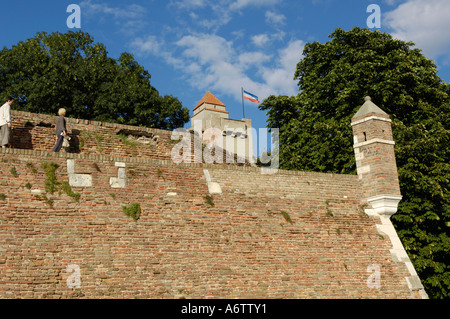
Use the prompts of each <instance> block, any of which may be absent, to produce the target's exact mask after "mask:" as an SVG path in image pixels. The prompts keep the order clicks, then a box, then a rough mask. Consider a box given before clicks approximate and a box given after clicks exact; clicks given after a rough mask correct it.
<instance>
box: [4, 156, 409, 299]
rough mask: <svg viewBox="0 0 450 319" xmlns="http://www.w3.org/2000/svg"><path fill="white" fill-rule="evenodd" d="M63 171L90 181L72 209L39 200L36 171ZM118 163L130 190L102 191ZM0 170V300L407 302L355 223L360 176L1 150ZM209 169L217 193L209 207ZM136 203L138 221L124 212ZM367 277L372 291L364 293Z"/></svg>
mask: <svg viewBox="0 0 450 319" xmlns="http://www.w3.org/2000/svg"><path fill="white" fill-rule="evenodd" d="M105 150H106V148H105ZM120 154H123V153H120ZM68 159H73V160H74V161H75V173H77V174H89V175H90V176H91V178H92V187H72V190H73V191H74V192H78V193H79V194H80V199H79V201H78V202H77V201H75V200H74V199H73V198H71V197H70V196H68V195H67V194H66V193H65V192H63V191H62V192H61V193H60V192H59V191H56V192H55V193H54V194H50V193H49V192H47V191H46V190H45V182H46V179H47V177H46V175H45V172H44V169H43V168H42V166H41V165H42V163H43V162H47V163H56V164H58V165H59V168H58V169H57V170H56V177H57V180H58V181H59V182H63V181H67V180H68V171H67V160H68ZM116 162H121V163H124V164H125V169H126V186H125V188H112V187H111V186H110V178H111V177H117V176H118V167H116V165H115V163H116ZM0 169H1V171H2V173H3V174H2V175H1V176H0V193H1V194H3V196H1V197H2V198H0V211H1V213H0V297H1V298H180V297H186V298H235V297H238V298H409V297H410V296H411V292H410V291H409V289H408V287H407V284H406V280H405V277H406V276H408V272H407V270H406V267H405V266H404V264H403V263H395V262H393V261H392V258H391V255H390V252H389V249H390V247H391V243H390V241H389V239H388V238H386V237H383V236H381V235H380V234H379V233H378V232H377V230H376V224H377V223H378V221H377V219H376V218H375V217H368V216H367V215H366V214H364V213H363V212H362V207H361V204H362V202H361V197H362V195H361V187H360V186H361V185H360V181H359V180H358V177H357V176H347V175H331V174H319V173H304V172H284V171H279V172H278V173H277V174H274V175H262V174H261V172H260V171H259V170H258V169H256V168H249V167H232V166H226V165H221V166H218V165H200V164H191V165H178V166H177V165H174V164H173V163H172V162H171V161H162V160H155V159H154V158H150V157H147V158H144V157H132V156H124V157H119V155H117V156H115V157H111V156H107V155H104V154H95V155H94V154H85V153H82V154H66V153H59V154H55V153H51V152H46V151H39V150H18V149H9V150H3V151H1V152H0ZM204 169H205V170H208V172H209V174H210V175H211V178H212V180H213V181H215V182H218V183H219V184H220V185H221V188H222V194H214V195H212V197H207V196H208V195H209V193H208V187H207V184H206V179H205V175H204V171H203V170H204ZM1 194H0V195H1ZM36 195H38V197H39V198H37V197H36ZM44 195H45V197H44ZM208 198H209V200H208ZM132 203H139V204H140V205H141V208H142V214H141V217H140V219H139V220H137V221H134V220H133V219H131V218H130V217H129V216H126V215H125V214H124V213H123V211H122V205H130V204H132ZM283 214H284V216H283ZM289 218H290V221H289ZM69 265H77V266H78V267H79V269H80V279H81V283H80V287H79V288H70V287H69V286H68V283H67V279H68V278H69V276H71V275H73V273H68V272H67V267H68V266H69ZM371 265H378V267H379V269H380V275H381V277H380V279H381V281H380V285H379V287H378V288H370V287H369V286H368V285H367V280H368V278H369V276H370V275H371V272H368V267H370V266H371Z"/></svg>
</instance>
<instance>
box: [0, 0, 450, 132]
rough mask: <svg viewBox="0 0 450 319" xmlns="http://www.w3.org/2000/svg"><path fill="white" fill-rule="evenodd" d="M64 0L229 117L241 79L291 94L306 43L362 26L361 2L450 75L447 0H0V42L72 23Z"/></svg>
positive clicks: (91, 26) (182, 96) (253, 110)
mask: <svg viewBox="0 0 450 319" xmlns="http://www.w3.org/2000/svg"><path fill="white" fill-rule="evenodd" d="M70 4H77V5H79V6H80V8H81V30H82V31H84V32H88V33H89V34H90V35H91V36H93V37H94V40H95V42H101V43H103V44H105V45H106V47H107V49H108V52H109V55H110V56H111V57H113V58H118V57H119V56H120V54H121V53H122V52H130V53H132V54H133V55H134V56H135V59H136V60H137V61H138V62H139V63H140V64H141V65H143V66H144V67H145V68H146V69H147V70H148V71H149V72H150V74H151V75H152V80H151V83H152V85H153V86H154V87H155V88H156V89H157V90H158V91H159V92H160V94H161V95H164V94H172V95H173V96H175V97H177V98H178V99H179V100H180V101H181V102H182V103H183V105H184V106H186V107H187V108H189V110H190V112H191V114H192V110H193V108H194V106H195V105H196V104H197V103H198V101H199V100H200V99H201V98H202V97H203V95H204V94H205V93H206V91H208V90H209V91H211V92H212V93H213V94H214V95H216V96H217V97H218V98H219V99H220V100H221V101H222V102H224V103H225V104H226V106H227V110H228V111H229V115H230V118H232V119H241V118H242V100H241V87H243V88H244V89H245V90H247V91H249V92H251V93H253V94H255V95H257V96H258V97H259V99H260V101H262V100H263V99H264V98H266V97H268V96H269V95H294V94H297V84H296V81H294V80H293V75H294V71H295V67H296V64H297V62H298V61H300V59H301V56H302V50H303V47H304V45H305V43H307V42H313V41H319V42H325V41H327V40H328V36H329V34H330V33H332V32H333V31H334V30H335V29H336V28H338V27H340V28H342V29H344V30H349V29H351V28H353V27H354V26H359V27H363V28H366V27H368V26H367V18H368V17H369V16H370V14H371V13H370V12H369V13H368V12H367V7H368V6H369V5H370V4H377V5H378V6H379V7H380V9H381V29H380V30H381V31H383V32H388V33H390V34H392V35H393V36H394V37H396V38H399V39H402V40H407V41H413V42H415V43H416V45H417V47H418V48H420V49H422V50H423V53H424V54H425V55H426V56H427V57H428V58H431V59H433V60H434V61H435V62H436V63H437V65H438V70H439V75H440V76H441V77H442V78H443V79H444V81H446V82H447V83H448V82H450V32H449V30H450V19H449V16H450V1H449V0H427V1H424V0H379V1H375V0H348V1H347V0H346V1H342V0H341V1H339V0H214V1H209V0H169V1H161V0H129V1H118V0H111V1H106V0H82V1H75V0H70V1H65V0H63V1H62V0H44V1H24V0H15V1H8V2H5V1H3V2H2V4H1V5H0V8H1V12H2V13H3V16H4V19H3V24H2V32H1V36H0V46H1V47H4V46H6V47H11V46H12V45H14V44H16V43H18V42H19V41H24V40H26V39H27V38H32V37H34V36H35V35H36V33H37V32H41V31H45V32H48V33H51V32H54V31H59V32H67V31H69V30H74V31H76V30H78V29H69V28H68V26H67V23H66V21H67V18H68V17H69V16H70V13H67V12H66V9H67V7H68V5H70ZM373 30H375V29H373ZM362 102H363V101H362ZM361 104H362V103H361ZM257 106H258V104H256V103H252V102H249V101H246V102H245V115H246V118H250V119H251V120H252V122H253V126H254V127H255V128H261V127H265V126H266V115H265V112H262V111H259V110H258V108H257ZM186 127H189V124H188V125H186Z"/></svg>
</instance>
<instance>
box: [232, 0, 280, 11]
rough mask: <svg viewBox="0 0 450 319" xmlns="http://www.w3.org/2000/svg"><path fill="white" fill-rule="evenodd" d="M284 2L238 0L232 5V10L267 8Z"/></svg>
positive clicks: (275, 0)
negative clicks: (256, 7)
mask: <svg viewBox="0 0 450 319" xmlns="http://www.w3.org/2000/svg"><path fill="white" fill-rule="evenodd" d="M281 2H282V0H236V1H234V2H233V3H231V5H230V9H231V10H240V9H243V8H245V7H248V6H267V5H275V4H278V3H281Z"/></svg>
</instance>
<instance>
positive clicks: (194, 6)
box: [169, 0, 284, 32]
mask: <svg viewBox="0 0 450 319" xmlns="http://www.w3.org/2000/svg"><path fill="white" fill-rule="evenodd" d="M282 1H283V0H215V1H206V0H178V1H171V2H170V3H169V7H171V8H174V9H176V10H183V11H191V12H189V13H188V14H187V16H189V17H191V23H190V24H192V23H195V24H196V25H198V26H201V27H203V28H206V29H208V30H212V31H214V32H215V31H217V29H218V28H220V27H221V26H224V25H226V24H228V22H230V21H231V20H232V17H233V15H234V14H236V13H237V12H241V11H242V10H244V9H246V8H247V7H266V6H274V5H276V4H280V3H281V2H282ZM195 10H196V11H199V10H205V11H204V12H202V13H199V12H194V11H195ZM181 17H182V16H181ZM198 17H201V19H198ZM283 17H284V16H282V15H277V14H275V13H273V12H271V13H269V17H268V19H272V20H273V21H277V22H276V23H281V20H283ZM185 23H187V22H185Z"/></svg>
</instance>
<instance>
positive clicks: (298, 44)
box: [263, 40, 305, 95]
mask: <svg viewBox="0 0 450 319" xmlns="http://www.w3.org/2000/svg"><path fill="white" fill-rule="evenodd" d="M304 46H305V43H304V42H303V41H302V40H293V41H291V42H290V43H289V44H288V46H287V47H285V48H283V49H281V50H279V52H278V64H277V66H276V67H273V68H265V69H264V71H263V78H264V80H265V82H266V83H267V85H268V86H269V87H271V88H272V90H273V91H275V92H280V93H279V94H285V95H295V94H297V93H298V87H297V82H296V81H294V73H295V70H296V67H297V63H298V62H299V61H300V59H301V58H302V52H303V48H304Z"/></svg>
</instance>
